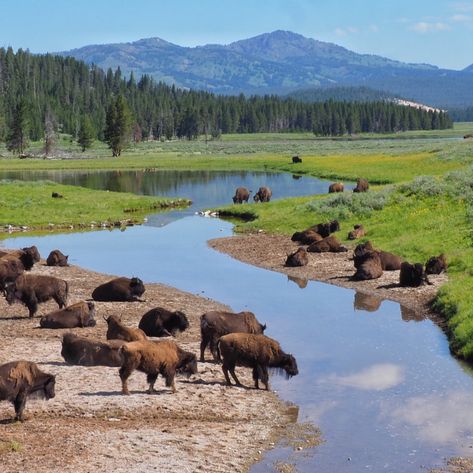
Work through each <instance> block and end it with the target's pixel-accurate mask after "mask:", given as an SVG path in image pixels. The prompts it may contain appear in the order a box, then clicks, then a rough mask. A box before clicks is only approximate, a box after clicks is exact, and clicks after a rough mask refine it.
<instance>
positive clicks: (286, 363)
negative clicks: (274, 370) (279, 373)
mask: <svg viewBox="0 0 473 473" xmlns="http://www.w3.org/2000/svg"><path fill="white" fill-rule="evenodd" d="M279 367H280V368H282V369H283V370H284V371H285V372H286V377H287V378H288V379H289V378H292V377H293V376H296V375H297V374H299V370H298V369H297V362H296V359H295V358H294V357H293V356H292V355H286V354H285V355H283V356H282V358H281V363H280V365H279Z"/></svg>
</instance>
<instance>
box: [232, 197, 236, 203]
mask: <svg viewBox="0 0 473 473" xmlns="http://www.w3.org/2000/svg"><path fill="white" fill-rule="evenodd" d="M232 200H233V203H234V204H236V203H237V196H236V195H234V196H233V197H232Z"/></svg>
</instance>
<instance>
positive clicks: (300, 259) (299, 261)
mask: <svg viewBox="0 0 473 473" xmlns="http://www.w3.org/2000/svg"><path fill="white" fill-rule="evenodd" d="M308 262H309V256H308V255H307V251H306V250H304V248H299V249H298V250H297V251H295V252H294V253H291V254H290V255H288V257H287V258H286V262H285V263H284V266H290V267H295V266H305V265H306V264H307V263H308Z"/></svg>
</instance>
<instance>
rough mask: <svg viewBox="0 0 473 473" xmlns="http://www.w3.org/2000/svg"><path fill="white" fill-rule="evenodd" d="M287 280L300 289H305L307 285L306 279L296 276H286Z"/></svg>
mask: <svg viewBox="0 0 473 473" xmlns="http://www.w3.org/2000/svg"><path fill="white" fill-rule="evenodd" d="M287 280H288V281H292V282H294V283H296V284H297V285H298V286H299V287H300V288H301V289H305V288H306V287H307V283H308V282H309V281H308V279H305V278H298V277H297V276H289V274H288V275H287Z"/></svg>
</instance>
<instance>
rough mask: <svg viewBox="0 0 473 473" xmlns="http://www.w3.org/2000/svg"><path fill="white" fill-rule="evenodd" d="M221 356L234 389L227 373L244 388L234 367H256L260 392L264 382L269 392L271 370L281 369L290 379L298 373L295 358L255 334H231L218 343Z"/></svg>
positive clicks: (256, 383) (224, 372) (270, 341)
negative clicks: (269, 373) (260, 383)
mask: <svg viewBox="0 0 473 473" xmlns="http://www.w3.org/2000/svg"><path fill="white" fill-rule="evenodd" d="M218 346H219V349H220V352H221V354H222V360H223V361H222V371H223V374H224V376H225V380H226V381H227V384H228V385H230V386H231V384H232V383H231V381H230V378H229V376H228V372H230V374H231V375H232V377H233V379H234V380H235V383H236V384H237V386H241V383H240V381H239V380H238V378H237V376H236V374H235V366H246V367H248V368H253V380H254V382H255V388H256V389H259V385H258V380H261V381H262V382H263V384H264V386H265V388H266V390H269V376H268V368H279V369H281V370H284V371H285V372H286V376H287V377H288V378H290V377H292V376H296V375H297V374H298V373H299V370H298V369H297V363H296V359H295V358H294V357H293V356H292V355H289V354H286V353H284V352H283V351H282V349H281V347H280V345H279V343H278V342H277V341H276V340H273V339H272V338H269V337H266V336H265V335H255V334H253V333H229V334H228V335H224V336H223V337H221V338H220V340H219V341H218Z"/></svg>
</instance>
